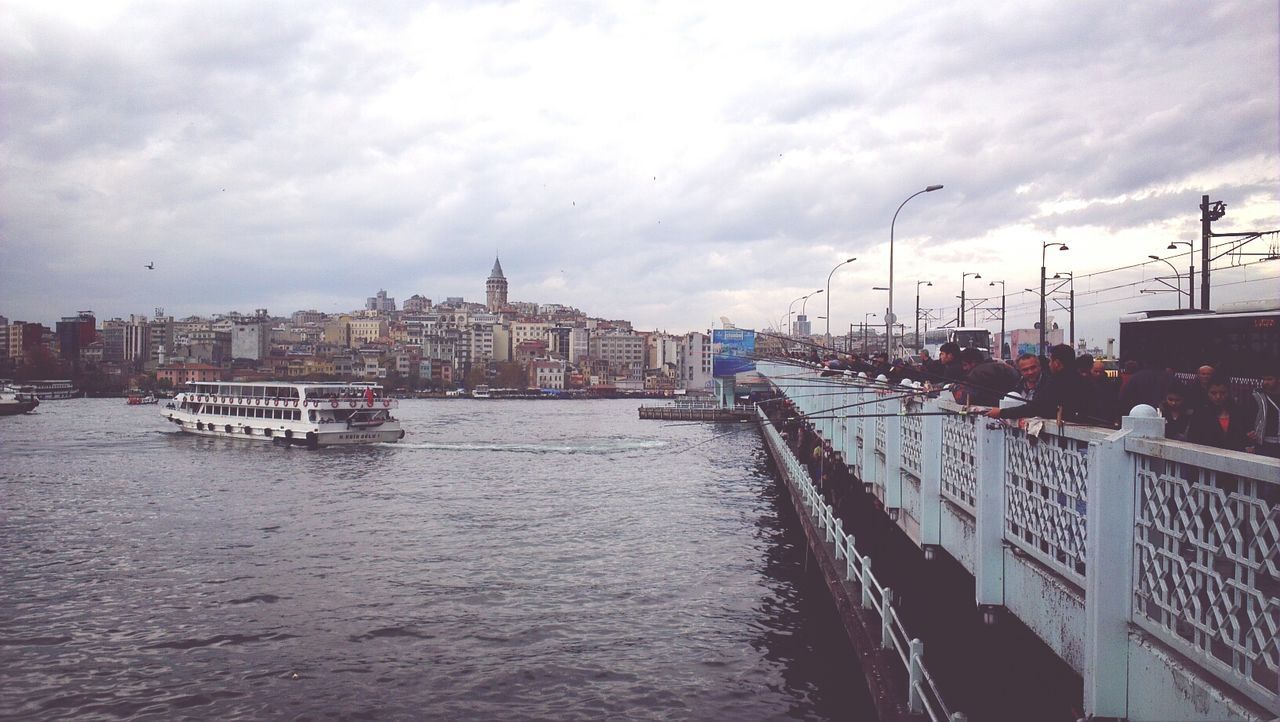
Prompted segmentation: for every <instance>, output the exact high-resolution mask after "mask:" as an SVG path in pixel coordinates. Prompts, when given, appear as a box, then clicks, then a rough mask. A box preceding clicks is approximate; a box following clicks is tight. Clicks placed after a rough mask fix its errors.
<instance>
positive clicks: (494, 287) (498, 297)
mask: <svg viewBox="0 0 1280 722" xmlns="http://www.w3.org/2000/svg"><path fill="white" fill-rule="evenodd" d="M484 301H485V305H486V306H488V307H489V311H490V312H492V313H497V312H498V311H501V310H502V309H504V308H506V307H507V277H506V276H504V275H502V264H501V263H499V262H498V259H497V257H494V259H493V270H492V271H489V279H488V280H486V281H485V282H484Z"/></svg>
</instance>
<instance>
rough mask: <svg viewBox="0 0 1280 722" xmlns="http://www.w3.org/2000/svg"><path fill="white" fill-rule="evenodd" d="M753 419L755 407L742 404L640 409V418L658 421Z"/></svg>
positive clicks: (687, 405) (647, 407) (698, 404)
mask: <svg viewBox="0 0 1280 722" xmlns="http://www.w3.org/2000/svg"><path fill="white" fill-rule="evenodd" d="M755 417H756V410H755V407H754V406H749V405H743V404H739V405H736V406H730V407H720V406H717V405H716V404H715V403H712V402H707V403H697V404H666V405H662V406H641V407H640V418H642V419H653V420H658V421H749V420H751V419H754V418H755Z"/></svg>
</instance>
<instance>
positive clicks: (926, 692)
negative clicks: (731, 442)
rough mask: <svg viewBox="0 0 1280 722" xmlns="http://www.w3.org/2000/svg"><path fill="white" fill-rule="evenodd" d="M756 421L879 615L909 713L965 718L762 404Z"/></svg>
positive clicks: (866, 604) (938, 721) (937, 719)
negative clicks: (940, 688)
mask: <svg viewBox="0 0 1280 722" xmlns="http://www.w3.org/2000/svg"><path fill="white" fill-rule="evenodd" d="M758 414H759V419H760V426H761V428H762V429H763V430H764V434H765V437H766V439H768V442H769V445H770V446H771V447H772V448H773V450H774V456H775V458H777V459H779V460H780V461H781V463H782V465H783V466H784V467H785V473H786V474H787V476H788V478H790V479H791V480H792V482H793V483H794V484H795V486H796V488H797V489H798V490H799V493H800V498H801V501H802V502H803V504H804V507H805V509H806V510H807V511H808V513H809V515H810V516H811V517H812V518H813V520H814V522H815V524H816V525H817V528H818V531H819V533H821V534H823V535H824V539H825V541H826V542H827V543H829V544H831V545H832V546H833V547H834V550H835V559H836V561H837V562H839V561H840V560H842V559H843V560H844V562H845V570H844V571H845V581H847V582H851V583H852V584H854V585H856V587H857V588H858V589H859V590H860V592H861V595H862V607H863V608H864V609H867V610H871V611H874V612H875V613H876V615H877V617H878V618H879V619H880V640H881V641H880V646H881V648H882V649H884V650H887V651H892V652H893V653H894V655H895V656H896V657H897V659H898V660H899V661H900V662H901V663H902V669H903V672H904V674H905V676H906V678H907V708H908V710H910V712H911V713H912V714H923V715H926V716H927V717H928V719H930V720H932V721H933V722H964V721H965V719H966V717H965V716H964V715H963V714H962V713H959V712H955V713H953V712H951V710H949V709H948V708H947V706H946V703H945V702H944V701H943V699H942V694H941V693H940V692H939V691H938V686H937V684H936V683H935V682H934V681H933V677H931V676H930V675H929V672H928V670H927V668H926V667H925V663H924V642H922V641H921V640H919V639H917V638H913V637H911V636H910V635H908V634H907V630H906V628H905V627H904V626H903V624H902V619H901V617H899V616H898V611H897V608H896V607H895V606H894V596H893V590H892V589H890V588H889V587H886V586H884V585H883V584H881V583H880V580H878V579H877V578H876V576H875V574H874V573H872V571H871V557H869V556H867V555H865V554H862V553H861V552H859V551H858V547H857V544H856V543H855V541H854V538H853V536H852V535H850V534H846V533H845V531H844V524H843V522H842V521H841V520H840V518H839V517H838V516H836V514H835V510H834V509H832V507H831V505H830V504H828V503H827V502H826V500H825V499H824V498H823V496H822V493H821V492H820V491H818V489H817V487H816V486H814V483H813V480H812V478H811V477H810V476H809V472H808V470H807V469H806V468H805V466H804V464H803V463H801V462H800V460H799V459H797V458H796V456H795V454H793V453H791V450H790V448H789V447H788V446H787V445H786V442H785V441H783V439H782V436H781V435H780V434H779V433H778V430H777V429H776V428H774V426H773V424H772V423H770V421H769V418H768V417H767V416H766V415H765V413H764V411H763V410H759V411H758Z"/></svg>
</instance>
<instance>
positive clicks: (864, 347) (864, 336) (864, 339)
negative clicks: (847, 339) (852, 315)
mask: <svg viewBox="0 0 1280 722" xmlns="http://www.w3.org/2000/svg"><path fill="white" fill-rule="evenodd" d="M886 290H887V289H886ZM874 315H875V314H874V313H864V314H862V356H863V357H864V358H865V357H866V355H867V321H868V320H869V319H870V318H871V317H872V316H874Z"/></svg>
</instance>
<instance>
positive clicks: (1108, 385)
mask: <svg viewBox="0 0 1280 722" xmlns="http://www.w3.org/2000/svg"><path fill="white" fill-rule="evenodd" d="M808 360H809V361H810V362H813V363H818V364H821V365H822V366H823V371H822V374H823V375H824V376H833V375H843V374H845V373H846V372H849V373H853V374H858V373H865V374H866V375H867V377H868V378H871V379H877V378H879V377H880V376H884V377H885V378H886V379H887V380H888V381H890V382H892V383H898V382H901V381H903V380H906V379H910V380H912V381H916V382H919V383H922V384H925V385H926V387H927V388H929V389H931V390H942V389H947V390H949V391H950V393H951V394H952V396H953V397H954V399H955V400H956V401H957V402H958V403H961V404H965V405H967V406H976V407H988V409H987V410H986V411H985V413H986V415H987V416H989V417H991V418H993V419H1020V418H1029V417H1039V418H1044V419H1059V420H1063V421H1071V422H1075V423H1082V424H1090V425H1095V426H1107V427H1111V428H1117V427H1118V426H1119V423H1120V418H1121V417H1122V416H1123V415H1125V414H1127V413H1128V412H1129V410H1131V409H1132V408H1133V407H1135V406H1138V405H1139V404H1146V405H1148V406H1151V407H1152V408H1155V409H1158V410H1159V412H1160V415H1161V416H1163V417H1164V419H1165V436H1166V437H1168V438H1170V439H1175V440H1178V441H1188V442H1191V443H1196V444H1204V445H1207V446H1213V447H1217V448H1220V449H1230V450H1233V451H1243V452H1248V453H1256V454H1262V455H1265V456H1270V457H1276V458H1280V382H1278V381H1277V375H1276V370H1274V369H1272V370H1268V371H1267V372H1266V373H1264V374H1263V375H1262V379H1261V384H1260V385H1258V386H1256V387H1253V388H1246V389H1239V388H1237V389H1233V387H1232V382H1231V379H1230V378H1229V377H1228V376H1226V375H1225V374H1223V373H1220V372H1219V370H1218V369H1215V368H1214V367H1213V366H1210V365H1205V366H1201V367H1200V368H1199V369H1198V370H1197V372H1196V374H1195V378H1194V380H1192V381H1189V382H1184V381H1182V380H1180V379H1179V378H1178V377H1177V375H1176V374H1175V373H1174V372H1173V370H1172V369H1167V368H1143V367H1142V366H1141V365H1140V364H1139V363H1138V362H1137V361H1133V360H1129V361H1126V362H1125V363H1124V365H1123V367H1122V368H1121V369H1120V373H1119V375H1118V376H1116V377H1112V376H1111V375H1109V374H1108V373H1107V369H1106V366H1105V364H1104V363H1103V362H1102V361H1098V360H1095V359H1094V358H1093V357H1091V356H1089V355H1087V354H1085V355H1081V356H1076V354H1075V351H1073V350H1072V348H1071V347H1070V346H1067V345H1065V344H1062V345H1058V346H1054V347H1052V348H1051V349H1049V354H1048V357H1047V358H1045V359H1042V358H1040V357H1038V356H1036V355H1035V354H1030V353H1024V354H1022V355H1020V356H1018V357H1017V358H1016V359H1013V360H1012V362H1006V361H1002V360H999V359H989V358H986V356H985V355H984V354H983V353H982V352H981V351H979V350H978V349H974V348H969V349H961V348H960V347H959V346H958V345H957V344H955V343H945V344H943V345H942V346H941V347H940V349H939V351H938V358H937V359H932V358H930V357H929V354H928V352H927V351H922V352H921V356H920V358H919V359H918V360H912V361H911V362H907V361H904V360H895V361H892V362H891V361H890V360H889V356H888V355H887V354H885V353H883V352H880V353H876V354H872V355H870V356H867V357H865V358H864V357H860V356H859V355H858V354H856V353H855V354H828V355H827V356H825V357H823V356H821V355H820V354H819V353H818V351H817V349H815V350H813V351H812V352H811V353H810V354H809V357H808Z"/></svg>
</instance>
